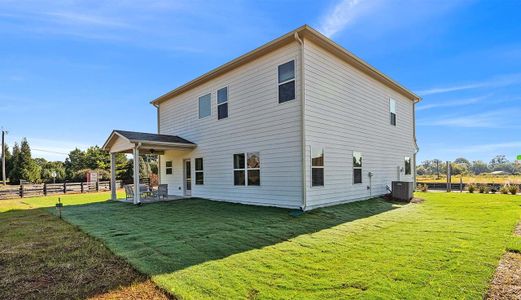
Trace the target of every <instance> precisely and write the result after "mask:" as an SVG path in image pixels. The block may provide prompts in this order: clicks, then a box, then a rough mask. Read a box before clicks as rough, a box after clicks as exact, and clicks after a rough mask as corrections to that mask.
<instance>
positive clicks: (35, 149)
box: [32, 148, 69, 155]
mask: <svg viewBox="0 0 521 300" xmlns="http://www.w3.org/2000/svg"><path fill="white" fill-rule="evenodd" d="M32 150H34V151H40V152H47V153H53V154H63V155H69V153H64V152H58V151H51V150H44V149H38V148H32Z"/></svg>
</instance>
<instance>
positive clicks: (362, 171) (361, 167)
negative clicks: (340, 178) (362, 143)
mask: <svg viewBox="0 0 521 300" xmlns="http://www.w3.org/2000/svg"><path fill="white" fill-rule="evenodd" d="M355 153H359V154H360V159H361V164H362V165H361V166H360V167H355V162H354V160H353V184H362V183H364V154H363V153H362V152H360V151H353V152H352V153H351V159H353V158H354V157H355ZM355 170H360V179H361V181H360V182H355Z"/></svg>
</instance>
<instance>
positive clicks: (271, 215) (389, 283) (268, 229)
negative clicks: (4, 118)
mask: <svg viewBox="0 0 521 300" xmlns="http://www.w3.org/2000/svg"><path fill="white" fill-rule="evenodd" d="M418 196H419V197H422V198H425V199H426V200H425V202H423V203H421V204H409V205H405V206H403V207H399V208H398V207H397V206H395V205H392V204H390V203H388V202H385V201H383V200H379V199H374V200H369V201H364V202H358V203H351V204H345V205H339V206H335V207H329V208H324V209H318V210H314V211H312V212H310V213H306V214H304V215H302V216H300V217H297V218H295V217H291V216H289V214H288V211H287V210H284V209H276V208H264V207H254V206H244V205H238V204H229V203H219V202H211V201H205V200H196V199H194V200H183V201H176V202H163V203H156V204H148V205H143V206H141V207H136V206H133V205H130V204H124V203H100V204H92V205H84V206H70V207H67V208H66V209H65V213H64V215H65V218H66V220H68V221H69V222H72V223H74V224H77V225H78V226H79V227H80V228H81V229H82V230H84V231H86V232H87V233H89V234H91V235H93V236H95V237H97V238H99V239H101V240H102V241H104V242H105V244H106V245H107V246H108V247H109V248H110V249H111V250H112V251H113V252H115V253H116V254H118V255H120V256H122V257H124V258H125V259H127V260H128V261H129V262H130V263H131V264H132V265H133V266H135V267H136V268H137V269H138V270H140V271H142V272H144V273H147V274H149V275H150V276H152V279H153V281H154V282H156V283H157V284H158V285H159V286H161V287H163V288H165V289H166V290H168V291H170V292H171V293H172V294H174V295H176V296H179V297H180V298H183V299H202V298H208V299H210V298H211V299H230V298H234V299H236V298H238V299H244V298H250V299H255V298H259V299H288V298H299V299H303V298H314V299H327V298H344V299H345V298H371V299H374V298H385V299H389V298H402V299H403V298H408V299H437V298H460V299H461V298H466V299H479V298H482V297H483V295H484V294H485V293H486V291H487V288H488V286H489V282H490V280H491V278H492V276H493V273H494V270H495V268H496V266H497V264H498V261H499V259H500V257H501V255H502V254H503V253H504V252H505V250H506V249H507V248H511V249H513V250H518V251H519V250H521V247H520V242H519V238H514V237H513V235H512V230H513V228H514V227H515V224H516V223H517V222H518V221H519V219H520V217H521V207H520V205H521V198H520V197H518V196H511V195H481V194H456V193H452V194H446V193H426V194H418Z"/></svg>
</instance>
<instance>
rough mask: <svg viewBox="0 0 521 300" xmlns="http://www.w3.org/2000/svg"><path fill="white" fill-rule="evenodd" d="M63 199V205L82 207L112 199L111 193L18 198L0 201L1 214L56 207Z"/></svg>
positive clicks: (119, 193)
mask: <svg viewBox="0 0 521 300" xmlns="http://www.w3.org/2000/svg"><path fill="white" fill-rule="evenodd" d="M124 196H125V194H124V193H123V192H122V191H119V192H118V197H120V198H123V197H124ZM58 198H60V199H61V202H62V203H63V205H81V204H89V203H94V202H104V201H107V199H110V193H109V192H102V193H90V194H56V195H52V196H45V197H32V198H16V199H9V200H0V213H2V212H6V211H9V210H15V209H33V208H42V207H51V206H52V207H54V206H55V205H56V203H57V202H58Z"/></svg>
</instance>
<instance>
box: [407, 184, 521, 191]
mask: <svg viewBox="0 0 521 300" xmlns="http://www.w3.org/2000/svg"><path fill="white" fill-rule="evenodd" d="M417 184H418V185H420V184H426V185H427V187H428V189H429V190H443V191H446V190H447V185H448V184H447V183H446V182H417ZM468 185H469V184H468V183H451V184H450V188H451V190H452V191H465V190H466V189H467V187H468ZM477 185H486V186H488V187H489V188H490V189H494V190H496V191H499V189H500V188H501V187H502V186H503V185H502V184H498V183H480V184H477ZM474 186H476V184H474ZM518 186H519V189H520V190H521V185H518Z"/></svg>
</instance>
